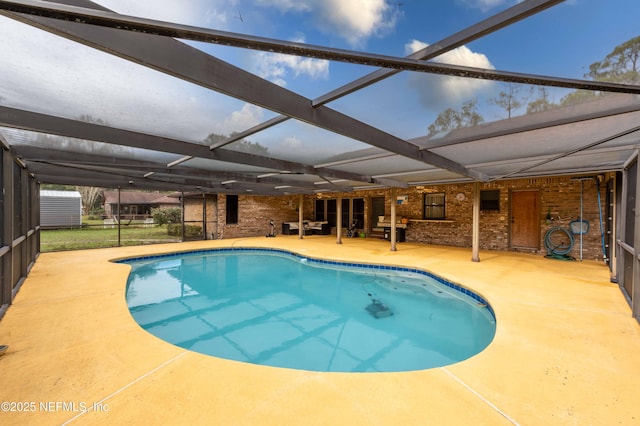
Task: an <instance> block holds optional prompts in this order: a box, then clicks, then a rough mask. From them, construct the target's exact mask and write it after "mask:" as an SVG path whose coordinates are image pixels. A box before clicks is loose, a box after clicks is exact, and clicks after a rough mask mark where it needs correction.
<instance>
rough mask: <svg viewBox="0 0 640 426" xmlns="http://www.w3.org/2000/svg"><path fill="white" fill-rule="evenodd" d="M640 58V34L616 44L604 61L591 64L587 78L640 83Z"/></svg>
mask: <svg viewBox="0 0 640 426" xmlns="http://www.w3.org/2000/svg"><path fill="white" fill-rule="evenodd" d="M639 59H640V36H638V37H634V38H632V39H630V40H627V41H625V42H624V43H622V44H620V45H618V46H616V47H615V48H614V49H613V50H612V51H611V53H609V54H608V55H607V56H605V58H604V59H603V60H602V61H598V62H594V63H593V64H591V65H590V66H589V72H588V73H587V74H585V78H591V79H592V80H597V81H608V82H613V83H623V84H638V83H640V73H639V72H638V66H639V65H640V64H639V63H638V61H639Z"/></svg>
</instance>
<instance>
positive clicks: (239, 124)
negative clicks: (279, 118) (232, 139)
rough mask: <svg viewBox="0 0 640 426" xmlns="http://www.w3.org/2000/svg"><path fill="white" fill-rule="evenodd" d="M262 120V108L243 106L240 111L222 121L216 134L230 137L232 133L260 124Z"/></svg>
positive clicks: (250, 105) (249, 105)
mask: <svg viewBox="0 0 640 426" xmlns="http://www.w3.org/2000/svg"><path fill="white" fill-rule="evenodd" d="M262 119H263V110H262V108H260V107H259V106H256V105H252V104H244V105H243V106H242V108H241V109H240V110H238V111H233V112H232V113H231V114H230V115H229V116H227V117H226V118H225V119H224V120H223V122H222V126H221V128H220V129H219V130H218V133H219V134H223V135H230V134H231V133H233V132H240V131H242V130H245V129H248V128H250V127H253V126H255V125H256V124H258V123H260V122H262Z"/></svg>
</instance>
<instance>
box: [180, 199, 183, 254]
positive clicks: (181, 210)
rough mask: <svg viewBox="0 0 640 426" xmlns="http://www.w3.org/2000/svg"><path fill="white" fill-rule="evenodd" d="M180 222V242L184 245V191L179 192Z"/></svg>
mask: <svg viewBox="0 0 640 426" xmlns="http://www.w3.org/2000/svg"><path fill="white" fill-rule="evenodd" d="M180 222H181V227H182V231H181V232H180V241H182V242H183V243H184V191H180Z"/></svg>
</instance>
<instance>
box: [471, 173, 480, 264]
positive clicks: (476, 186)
mask: <svg viewBox="0 0 640 426" xmlns="http://www.w3.org/2000/svg"><path fill="white" fill-rule="evenodd" d="M472 226H473V233H472V237H471V238H472V242H471V246H472V249H471V250H472V255H471V261H472V262H480V182H478V181H476V182H474V183H473V225H472Z"/></svg>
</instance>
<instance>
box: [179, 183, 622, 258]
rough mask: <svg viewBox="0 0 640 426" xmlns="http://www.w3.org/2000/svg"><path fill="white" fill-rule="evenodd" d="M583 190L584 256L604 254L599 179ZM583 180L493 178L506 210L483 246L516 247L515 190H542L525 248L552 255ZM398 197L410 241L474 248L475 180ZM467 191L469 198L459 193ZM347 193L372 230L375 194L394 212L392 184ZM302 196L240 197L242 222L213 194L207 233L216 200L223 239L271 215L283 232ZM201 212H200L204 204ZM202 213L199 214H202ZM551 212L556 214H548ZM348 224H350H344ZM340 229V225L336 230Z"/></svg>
mask: <svg viewBox="0 0 640 426" xmlns="http://www.w3.org/2000/svg"><path fill="white" fill-rule="evenodd" d="M610 177H612V175H606V176H605V179H604V180H603V182H602V183H601V184H600V195H601V202H602V211H603V214H604V213H605V212H606V209H605V207H606V206H605V205H604V202H605V196H606V194H605V191H606V184H605V182H606V180H607V179H609V178H610ZM582 185H583V192H582V205H583V213H582V217H583V219H584V220H587V221H589V223H590V228H589V231H588V233H587V234H584V235H583V236H582V257H583V259H598V260H601V259H602V246H601V236H600V227H599V215H598V205H597V193H596V185H595V180H589V181H584V182H583V183H582ZM580 186H581V184H580V181H577V180H573V179H571V177H545V178H533V179H514V180H508V181H498V182H492V183H481V184H480V189H481V190H491V189H494V190H495V189H497V190H500V201H499V205H500V209H499V210H498V211H481V212H480V248H481V249H487V250H512V248H511V243H510V230H511V216H510V197H511V193H512V192H513V191H522V190H535V191H538V192H539V197H540V208H539V212H537V213H536V214H538V215H539V220H540V235H539V245H538V246H537V247H535V248H533V249H519V250H520V251H530V252H534V253H539V254H541V255H545V254H546V250H545V247H544V237H545V234H546V232H547V231H548V230H549V229H550V228H552V227H554V226H558V225H561V226H564V227H567V228H568V226H569V222H570V221H571V220H575V219H577V218H578V216H579V215H580ZM396 191H397V195H398V196H404V195H406V196H407V197H408V202H407V203H406V204H402V205H397V207H396V215H397V218H398V219H399V218H401V217H403V216H404V217H407V218H409V219H410V222H409V225H408V227H407V230H406V240H407V241H412V242H421V243H427V244H441V245H449V246H457V247H471V239H472V227H473V184H472V183H466V184H455V185H451V184H449V185H432V186H416V187H411V188H408V189H397V190H396ZM427 192H443V193H444V194H445V215H446V220H444V221H422V218H423V210H424V207H423V202H424V201H423V200H424V198H423V197H424V194H425V193H427ZM458 194H464V197H458ZM335 196H336V194H331V193H325V194H323V195H322V197H323V198H335ZM342 196H343V197H344V198H364V200H365V226H364V231H365V232H367V234H368V233H369V232H370V231H371V228H372V227H374V226H375V225H376V222H377V218H371V198H372V197H385V215H386V216H387V217H390V216H391V203H392V201H395V200H392V199H391V189H376V190H369V191H353V192H349V193H343V194H342ZM318 197H320V195H306V196H304V218H305V219H312V218H314V211H313V209H314V208H315V200H316V199H317V198H318ZM298 200H299V196H297V195H296V196H282V197H264V196H246V195H240V196H239V201H238V203H239V211H238V224H236V225H234V224H226V223H225V217H226V196H225V195H219V196H218V197H217V199H216V197H215V196H211V197H210V198H208V199H207V221H208V223H207V231H208V236H207V238H212V233H213V232H214V227H215V223H216V222H215V220H216V219H215V218H216V216H215V210H216V202H217V207H218V216H217V224H218V235H217V237H218V238H235V237H249V236H260V235H266V234H267V233H268V232H269V220H270V219H273V220H274V222H275V223H276V231H277V233H278V234H279V233H280V232H281V229H282V222H288V221H297V220H298V212H297V206H298ZM198 203H199V205H200V207H199V208H200V211H199V212H198V210H197V209H198V206H197V204H198ZM198 203H194V204H193V206H192V205H191V204H189V205H187V204H186V203H185V208H186V210H187V211H189V210H191V209H193V210H194V211H193V212H189V213H185V217H190V216H188V214H193V215H194V216H197V217H199V218H202V211H201V205H202V201H201V200H199V201H198ZM198 215H199V216H198ZM547 216H549V217H551V219H547ZM343 226H344V227H345V228H346V227H347V226H348V223H345V224H343ZM333 233H334V234H335V229H334V230H333ZM579 239H580V236H579V235H575V241H574V246H573V250H572V252H571V253H569V254H570V255H571V256H573V257H575V258H579V256H580V242H579Z"/></svg>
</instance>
